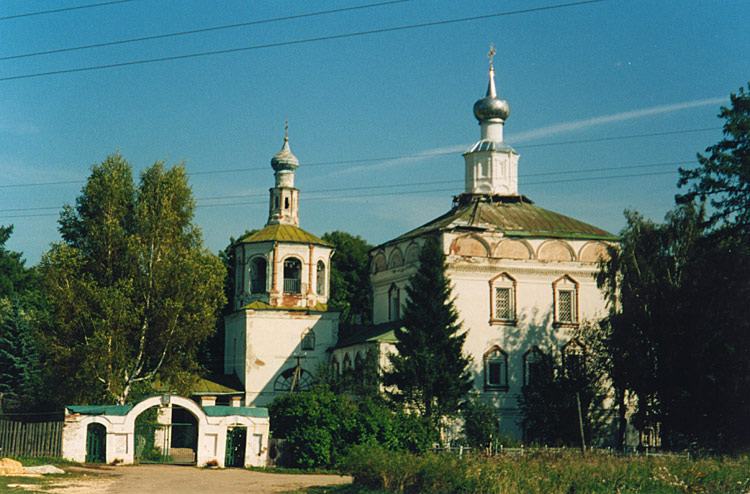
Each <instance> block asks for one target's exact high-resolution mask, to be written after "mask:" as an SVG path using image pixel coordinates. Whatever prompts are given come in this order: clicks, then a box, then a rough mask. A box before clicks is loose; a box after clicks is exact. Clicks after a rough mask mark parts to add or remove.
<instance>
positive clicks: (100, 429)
mask: <svg viewBox="0 0 750 494" xmlns="http://www.w3.org/2000/svg"><path fill="white" fill-rule="evenodd" d="M106 461H107V428H106V427H104V426H103V425H102V424H89V425H88V427H87V428H86V463H105V462H106Z"/></svg>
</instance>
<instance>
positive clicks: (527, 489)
mask: <svg viewBox="0 0 750 494" xmlns="http://www.w3.org/2000/svg"><path fill="white" fill-rule="evenodd" d="M343 468H344V470H345V471H347V472H348V473H350V474H351V475H352V476H353V477H354V482H355V484H357V485H360V486H363V487H366V488H369V489H373V490H385V491H389V492H393V493H398V494H555V493H559V494H571V493H592V494H595V493H602V494H604V493H606V494H613V493H618V494H628V493H639V494H640V493H649V494H673V493H674V494H678V493H679V494H685V493H687V494H719V493H721V494H750V458H749V457H747V456H743V457H736V458H727V457H721V458H719V457H717V458H704V459H699V460H690V459H687V458H678V457H659V458H653V457H648V458H645V457H617V456H610V455H606V454H591V453H590V454H587V455H586V456H581V454H580V453H579V452H574V451H562V452H560V451H558V452H545V451H538V452H532V453H528V454H525V455H524V456H520V457H519V456H506V455H499V456H494V457H486V456H481V455H473V456H468V457H462V458H459V457H457V456H455V455H451V454H427V455H423V456H415V455H412V454H409V453H394V452H392V451H387V450H385V449H383V448H380V447H378V446H361V447H357V448H354V449H353V450H352V452H351V453H350V454H349V456H348V457H347V458H346V459H345V461H344V463H343Z"/></svg>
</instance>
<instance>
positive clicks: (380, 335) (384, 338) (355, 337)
mask: <svg viewBox="0 0 750 494" xmlns="http://www.w3.org/2000/svg"><path fill="white" fill-rule="evenodd" d="M399 326H401V323H399V322H386V323H383V324H376V325H373V326H358V327H356V328H355V329H354V332H353V334H351V335H350V336H347V337H345V338H342V339H340V340H339V342H338V344H337V345H336V348H344V347H348V346H352V345H361V344H363V343H398V338H396V332H395V331H396V328H398V327H399Z"/></svg>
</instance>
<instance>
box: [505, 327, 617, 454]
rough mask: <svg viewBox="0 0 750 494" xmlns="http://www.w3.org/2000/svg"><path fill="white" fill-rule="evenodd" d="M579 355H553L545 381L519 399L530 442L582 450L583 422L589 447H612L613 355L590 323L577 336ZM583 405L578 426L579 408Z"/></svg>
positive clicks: (526, 389) (601, 332) (547, 362)
mask: <svg viewBox="0 0 750 494" xmlns="http://www.w3.org/2000/svg"><path fill="white" fill-rule="evenodd" d="M573 337H574V339H573V341H574V342H576V343H578V344H580V348H581V349H582V350H583V353H582V354H579V355H567V356H564V355H552V356H547V358H546V359H545V360H544V361H543V362H542V363H541V364H540V365H542V366H545V367H546V368H545V369H544V370H541V371H540V372H538V373H537V376H540V377H541V379H538V380H537V381H535V382H532V383H530V384H528V385H525V386H524V387H523V390H522V393H521V396H520V397H519V400H518V401H519V407H520V410H521V416H522V425H523V429H524V436H525V440H526V441H528V442H533V443H539V444H544V445H551V446H580V445H581V435H580V425H581V422H582V425H583V429H584V438H585V441H586V444H587V445H596V446H605V445H607V446H609V445H611V444H610V439H611V437H612V432H613V431H612V430H611V424H612V410H611V408H610V407H608V406H605V402H606V401H607V400H608V399H609V398H610V396H611V395H610V389H611V382H610V380H609V375H610V374H609V371H610V369H611V367H610V355H609V353H608V351H607V350H608V348H607V347H606V346H605V343H604V342H606V339H607V334H606V330H602V329H601V328H599V327H598V326H593V325H591V324H589V323H585V324H583V325H582V327H581V328H579V329H577V330H576V331H575V333H574V334H573ZM579 403H580V406H581V421H580V422H579V416H578V404H579Z"/></svg>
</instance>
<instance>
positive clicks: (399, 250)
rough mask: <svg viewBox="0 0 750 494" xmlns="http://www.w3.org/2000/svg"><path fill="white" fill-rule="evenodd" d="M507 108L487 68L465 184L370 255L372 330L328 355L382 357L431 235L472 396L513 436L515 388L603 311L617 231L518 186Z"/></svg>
mask: <svg viewBox="0 0 750 494" xmlns="http://www.w3.org/2000/svg"><path fill="white" fill-rule="evenodd" d="M509 114H510V107H509V105H508V103H507V102H506V101H505V100H503V99H501V98H499V97H498V96H497V90H496V87H495V81H494V70H493V69H492V68H490V74H489V85H488V88H487V93H486V96H485V97H484V98H481V99H480V100H478V101H477V102H476V103H475V105H474V116H475V117H476V119H477V120H478V121H479V126H480V129H481V134H480V139H479V141H477V142H476V143H475V144H474V145H473V146H471V148H469V149H468V150H467V151H466V152H465V153H464V154H463V158H464V169H465V190H464V192H463V193H461V194H460V195H458V196H456V197H454V201H453V207H452V209H451V210H450V211H448V212H447V213H445V214H444V215H442V216H440V217H438V218H436V219H434V220H432V221H430V222H428V223H426V224H424V225H422V226H420V227H418V228H416V229H414V230H412V231H410V232H407V233H405V234H403V235H401V236H399V237H397V238H395V239H393V240H390V241H388V242H385V243H383V244H381V245H379V246H377V247H376V248H374V249H373V250H372V251H371V268H372V269H371V281H372V287H373V322H374V323H375V327H373V328H367V329H366V331H365V332H363V335H362V337H361V338H359V339H358V338H356V337H355V338H348V339H347V341H345V342H341V343H340V344H339V345H338V347H337V348H336V349H335V350H334V352H333V359H334V360H335V362H336V363H339V362H343V361H349V362H352V361H355V359H361V358H362V357H361V356H360V354H361V353H363V352H366V351H368V348H369V349H373V350H374V351H378V352H379V353H380V360H381V362H383V361H385V362H386V363H387V358H384V355H383V353H384V352H388V351H392V350H393V348H394V347H393V341H394V340H393V325H394V324H398V320H399V319H400V316H401V312H402V310H403V306H404V304H405V303H406V300H405V293H406V291H405V288H406V286H407V285H408V284H409V280H410V278H411V277H412V276H413V275H414V273H415V272H416V270H417V267H418V262H417V261H418V257H419V251H420V249H421V246H422V245H423V243H424V241H425V239H427V238H435V239H437V240H438V242H439V245H441V246H442V248H443V251H444V254H445V255H446V273H447V276H448V277H449V279H450V280H451V282H452V286H453V295H454V297H455V306H456V309H457V311H458V314H459V318H460V320H461V321H462V323H463V326H462V329H463V331H465V332H466V334H467V336H466V340H465V344H464V353H465V354H467V355H469V356H471V357H472V364H471V373H472V375H473V378H474V392H476V393H477V394H478V395H479V396H480V398H481V399H482V400H483V401H485V402H486V403H488V404H491V405H493V406H494V407H495V408H496V409H497V410H498V414H499V416H500V419H501V428H502V429H503V432H504V433H506V434H509V435H511V436H514V437H519V438H520V437H521V436H522V431H521V424H520V420H521V417H520V413H519V407H518V398H519V397H520V395H521V391H522V388H523V386H524V385H526V384H529V383H531V382H533V381H534V380H535V379H538V374H539V372H541V369H542V366H541V364H542V362H543V361H544V360H545V359H546V358H549V357H555V358H558V359H559V358H560V357H562V358H563V359H564V358H580V357H581V356H583V355H584V354H585V352H586V348H585V347H584V345H583V344H582V343H581V342H580V341H579V340H578V339H577V338H576V337H575V335H576V332H577V330H578V329H579V328H580V326H581V325H582V324H585V323H586V322H587V321H591V322H594V321H596V320H598V319H600V318H601V317H603V316H604V315H605V314H606V313H605V300H604V298H603V296H602V293H601V291H600V290H599V289H598V288H597V286H596V280H595V277H596V274H597V272H598V262H599V260H600V259H602V258H606V255H607V245H608V244H610V243H612V242H615V241H616V240H617V239H616V237H615V236H613V235H611V234H609V233H607V232H605V231H603V230H601V229H599V228H596V227H594V226H592V225H589V224H586V223H584V222H581V221H578V220H575V219H573V218H569V217H567V216H564V215H562V214H559V213H555V212H553V211H549V210H546V209H543V208H541V207H539V206H537V205H535V204H534V202H533V201H531V200H530V199H529V198H527V197H526V196H524V195H521V194H519V192H518V163H519V155H518V153H516V151H515V150H514V149H513V148H512V147H511V146H509V145H508V144H507V143H505V142H504V140H503V126H504V124H505V121H506V120H507V118H508V116H509ZM378 328H380V330H378ZM386 365H387V364H386Z"/></svg>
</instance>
